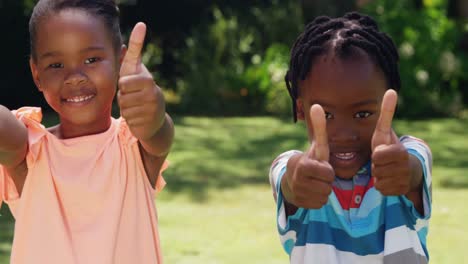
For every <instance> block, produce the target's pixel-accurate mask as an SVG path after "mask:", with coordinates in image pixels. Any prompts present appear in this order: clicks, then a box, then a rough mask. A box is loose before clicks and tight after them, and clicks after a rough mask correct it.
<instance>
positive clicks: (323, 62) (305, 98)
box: [296, 53, 387, 179]
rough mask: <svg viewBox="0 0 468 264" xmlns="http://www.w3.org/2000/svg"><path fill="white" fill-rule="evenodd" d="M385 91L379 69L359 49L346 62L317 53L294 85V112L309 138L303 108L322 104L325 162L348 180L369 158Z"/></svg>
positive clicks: (307, 121) (308, 126) (310, 129)
mask: <svg viewBox="0 0 468 264" xmlns="http://www.w3.org/2000/svg"><path fill="white" fill-rule="evenodd" d="M386 90H387V84H386V81H385V78H384V75H383V73H382V72H381V71H380V70H379V68H377V67H376V66H375V64H374V63H373V62H372V61H371V60H370V59H369V57H368V56H367V55H365V54H364V53H361V55H359V56H353V57H352V58H349V59H346V60H343V59H339V58H337V57H336V56H333V55H323V56H320V57H318V58H317V59H316V60H315V62H314V64H313V66H312V68H311V71H310V72H309V74H308V75H307V78H306V79H305V80H304V81H302V82H300V83H299V98H298V99H297V101H296V102H297V111H296V112H297V116H298V118H299V119H302V120H306V124H307V128H308V134H309V139H310V140H313V129H312V125H311V124H310V118H309V117H308V113H309V109H310V107H311V106H312V105H313V104H320V105H321V106H322V107H323V109H324V111H325V114H326V118H327V134H328V143H329V148H330V159H329V162H330V165H331V166H332V167H333V168H334V170H335V174H336V175H337V176H338V177H340V178H344V179H350V178H352V177H353V176H354V175H355V174H356V173H357V171H358V170H359V169H360V168H361V167H362V166H363V165H365V164H366V163H367V162H368V161H369V160H370V157H371V139H372V134H373V132H374V128H375V126H376V123H377V120H378V117H379V113H380V104H381V101H382V98H383V95H384V93H385V91H386ZM305 114H306V115H305Z"/></svg>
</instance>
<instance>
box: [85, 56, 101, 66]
mask: <svg viewBox="0 0 468 264" xmlns="http://www.w3.org/2000/svg"><path fill="white" fill-rule="evenodd" d="M100 60H101V59H100V58H98V57H92V58H88V59H86V60H85V64H91V63H95V62H98V61H100Z"/></svg>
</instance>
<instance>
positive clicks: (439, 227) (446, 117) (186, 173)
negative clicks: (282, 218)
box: [0, 0, 468, 263]
mask: <svg viewBox="0 0 468 264" xmlns="http://www.w3.org/2000/svg"><path fill="white" fill-rule="evenodd" d="M34 3H35V1H33V0H0V25H1V26H2V28H3V30H4V31H3V34H2V37H1V41H0V51H1V54H2V55H1V57H2V61H1V63H0V72H1V75H0V83H1V86H2V87H1V93H0V104H2V105H5V106H7V107H8V108H10V109H15V108H18V107H20V106H24V105H33V106H41V107H43V109H44V111H45V112H46V115H45V123H46V124H47V125H53V124H56V123H57V117H56V115H54V113H52V112H51V111H50V109H49V108H48V107H47V105H46V102H45V100H44V99H43V98H42V95H41V94H40V93H39V92H38V91H37V89H36V88H35V87H34V85H33V82H32V80H31V77H30V71H29V68H28V59H29V38H28V30H27V29H28V19H29V16H30V14H31V10H32V7H33V6H34ZM119 7H120V10H121V26H122V32H123V34H124V37H125V39H128V34H129V32H130V30H131V28H132V27H133V25H134V24H135V23H136V22H138V21H144V22H146V23H147V25H148V33H147V37H146V41H145V51H144V55H143V61H144V63H145V64H146V66H147V67H148V68H149V70H150V71H151V72H152V73H153V75H154V78H155V80H156V82H157V83H158V84H159V85H160V86H161V87H162V89H163V91H164V94H165V97H166V100H167V104H168V107H167V108H168V112H169V113H170V114H171V115H172V116H173V117H174V121H175V126H176V138H175V142H174V146H173V149H172V152H171V154H170V155H169V160H170V162H171V166H170V168H169V169H168V170H167V171H166V172H165V173H164V177H165V179H166V181H167V186H166V188H165V189H164V191H163V192H162V193H161V194H160V195H159V196H158V197H157V200H156V205H157V207H158V214H159V228H160V235H161V241H162V248H163V253H164V255H165V260H166V263H287V262H288V258H287V256H286V254H285V253H284V252H283V250H282V248H281V245H280V242H279V239H278V236H277V231H276V224H275V204H274V200H273V196H272V193H271V189H270V186H269V183H268V169H269V166H270V164H271V162H272V160H273V159H274V158H275V157H276V156H277V155H278V154H280V153H281V152H283V151H285V150H288V149H305V148H306V147H307V139H306V134H305V132H304V126H303V125H302V124H300V123H298V124H293V122H292V117H291V106H290V101H289V98H288V95H287V91H286V89H285V85H284V81H283V80H284V74H285V72H286V70H287V67H288V57H289V50H290V47H291V45H292V43H293V42H294V40H295V38H296V36H297V35H298V34H299V33H300V32H301V31H302V29H303V27H304V25H305V24H306V23H307V22H308V21H311V20H312V19H313V18H314V17H315V16H317V15H320V14H327V15H330V16H337V15H342V14H344V12H346V11H350V10H358V11H362V12H365V13H367V14H369V15H371V16H373V17H374V18H375V19H376V20H377V21H378V23H379V25H380V28H381V29H382V30H383V31H385V32H387V33H388V34H389V35H390V36H391V37H392V38H393V40H394V41H395V43H396V45H397V47H398V49H399V52H400V57H401V58H400V59H401V61H400V72H401V78H402V89H401V92H400V94H399V96H400V98H399V109H398V113H397V120H396V121H395V122H394V126H395V129H396V131H397V132H398V133H400V134H412V135H415V136H417V137H420V138H422V139H424V140H425V141H426V142H428V143H429V144H430V146H431V149H432V151H433V155H434V168H433V183H434V185H433V200H434V203H433V208H432V220H431V224H430V229H429V238H428V246H429V252H430V258H431V263H466V259H465V258H464V255H465V254H464V253H466V250H467V249H468V228H466V224H464V220H465V219H468V209H467V208H466V204H465V203H466V202H465V201H468V158H467V155H466V153H467V151H468V141H467V139H466V136H467V131H468V110H467V105H468V74H467V73H468V1H466V0H301V1H299V0H287V1H286V0H244V1H228V0H179V1H156V0H154V1H150V0H146V1H141V0H126V1H125V0H122V1H120V4H119ZM116 113H118V110H117V109H116ZM0 213H1V216H0V263H8V262H9V254H10V250H11V242H12V238H13V228H14V220H13V218H12V216H11V214H10V213H9V210H8V207H7V206H6V205H4V206H3V207H2V208H1V211H0ZM44 240H47V237H44ZM25 254H27V253H25Z"/></svg>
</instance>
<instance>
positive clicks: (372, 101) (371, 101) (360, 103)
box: [351, 99, 379, 107]
mask: <svg viewBox="0 0 468 264" xmlns="http://www.w3.org/2000/svg"><path fill="white" fill-rule="evenodd" d="M378 103H379V102H378V101H377V100H375V99H369V100H364V101H360V102H357V103H354V104H351V106H352V107H358V106H363V105H371V104H378Z"/></svg>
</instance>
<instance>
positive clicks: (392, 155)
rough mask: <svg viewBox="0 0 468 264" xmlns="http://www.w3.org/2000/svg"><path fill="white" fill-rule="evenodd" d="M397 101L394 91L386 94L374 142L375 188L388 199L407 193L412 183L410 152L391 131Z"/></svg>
mask: <svg viewBox="0 0 468 264" xmlns="http://www.w3.org/2000/svg"><path fill="white" fill-rule="evenodd" d="M397 100H398V95H397V93H396V92H395V91H394V90H391V89H390V90H387V91H386V93H385V94H384V97H383V99H382V105H381V110H380V116H379V120H378V121H377V125H376V127H375V130H374V134H373V136H372V143H371V146H372V176H373V177H374V179H375V188H376V189H377V190H379V191H380V192H381V193H382V194H383V195H387V196H389V195H404V194H407V193H408V192H409V191H410V188H411V180H412V177H411V173H410V172H411V168H410V160H409V154H408V151H407V150H406V148H405V147H404V146H403V144H401V143H400V141H399V139H398V137H397V135H396V134H395V132H394V131H393V129H392V121H393V115H394V113H395V108H396V104H397Z"/></svg>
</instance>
